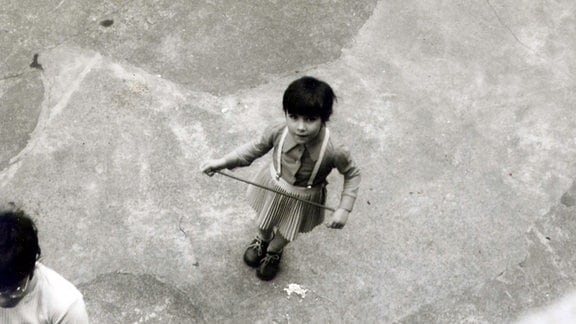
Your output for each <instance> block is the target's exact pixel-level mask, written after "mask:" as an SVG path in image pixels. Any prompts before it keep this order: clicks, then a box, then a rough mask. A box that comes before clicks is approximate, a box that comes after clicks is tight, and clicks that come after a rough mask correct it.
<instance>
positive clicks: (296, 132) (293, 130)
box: [286, 113, 323, 144]
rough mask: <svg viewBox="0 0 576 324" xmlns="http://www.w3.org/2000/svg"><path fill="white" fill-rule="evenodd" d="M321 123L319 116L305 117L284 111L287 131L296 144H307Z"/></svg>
mask: <svg viewBox="0 0 576 324" xmlns="http://www.w3.org/2000/svg"><path fill="white" fill-rule="evenodd" d="M322 124H323V123H322V119H320V117H307V116H302V115H295V114H290V113H286V125H287V126H288V132H289V133H290V135H292V137H293V138H294V140H295V141H296V143H298V144H307V143H308V142H310V141H312V140H313V139H315V138H316V136H318V134H319V133H320V130H321V129H322Z"/></svg>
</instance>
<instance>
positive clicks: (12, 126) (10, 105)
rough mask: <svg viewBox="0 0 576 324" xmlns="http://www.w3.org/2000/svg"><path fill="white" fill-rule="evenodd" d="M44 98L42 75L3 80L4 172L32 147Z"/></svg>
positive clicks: (0, 165) (0, 129)
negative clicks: (32, 134) (31, 139)
mask: <svg viewBox="0 0 576 324" xmlns="http://www.w3.org/2000/svg"><path fill="white" fill-rule="evenodd" d="M43 99H44V85H43V83H42V81H41V79H40V74H39V73H23V74H22V75H21V76H19V77H15V78H9V79H5V80H0V170H3V169H4V168H6V167H7V166H8V164H9V163H10V159H11V158H12V157H14V156H16V155H17V154H18V153H19V152H20V151H21V150H22V149H24V147H26V145H27V144H28V141H29V139H30V134H31V133H32V131H33V130H34V129H35V128H36V123H37V122H38V117H39V115H40V111H41V103H42V100H43Z"/></svg>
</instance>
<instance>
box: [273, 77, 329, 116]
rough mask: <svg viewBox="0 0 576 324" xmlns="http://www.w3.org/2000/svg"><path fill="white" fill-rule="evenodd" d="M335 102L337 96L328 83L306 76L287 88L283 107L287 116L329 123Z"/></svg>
mask: <svg viewBox="0 0 576 324" xmlns="http://www.w3.org/2000/svg"><path fill="white" fill-rule="evenodd" d="M335 100H336V95H335V94H334V91H332V88H331V87H330V86H329V85H328V84H327V83H326V82H324V81H320V80H318V79H316V78H313V77H309V76H305V77H302V78H300V79H297V80H295V81H293V82H292V83H290V85H289V86H288V88H286V91H284V97H283V99H282V107H283V109H284V112H285V113H287V114H294V115H301V116H306V117H320V119H321V120H322V122H327V121H328V119H330V115H332V105H333V103H334V101H335Z"/></svg>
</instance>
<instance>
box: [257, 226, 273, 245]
mask: <svg viewBox="0 0 576 324" xmlns="http://www.w3.org/2000/svg"><path fill="white" fill-rule="evenodd" d="M273 236H274V232H273V231H272V229H271V228H270V229H261V228H259V229H258V237H259V238H260V239H261V240H262V241H265V242H268V241H270V240H271V239H272V237H273Z"/></svg>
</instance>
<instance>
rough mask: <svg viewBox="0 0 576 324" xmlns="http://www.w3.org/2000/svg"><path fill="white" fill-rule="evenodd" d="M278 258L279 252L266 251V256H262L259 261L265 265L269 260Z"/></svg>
mask: <svg viewBox="0 0 576 324" xmlns="http://www.w3.org/2000/svg"><path fill="white" fill-rule="evenodd" d="M278 260H280V254H271V253H266V256H265V257H264V259H262V261H260V263H262V264H264V265H267V264H268V263H270V262H273V261H278Z"/></svg>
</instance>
